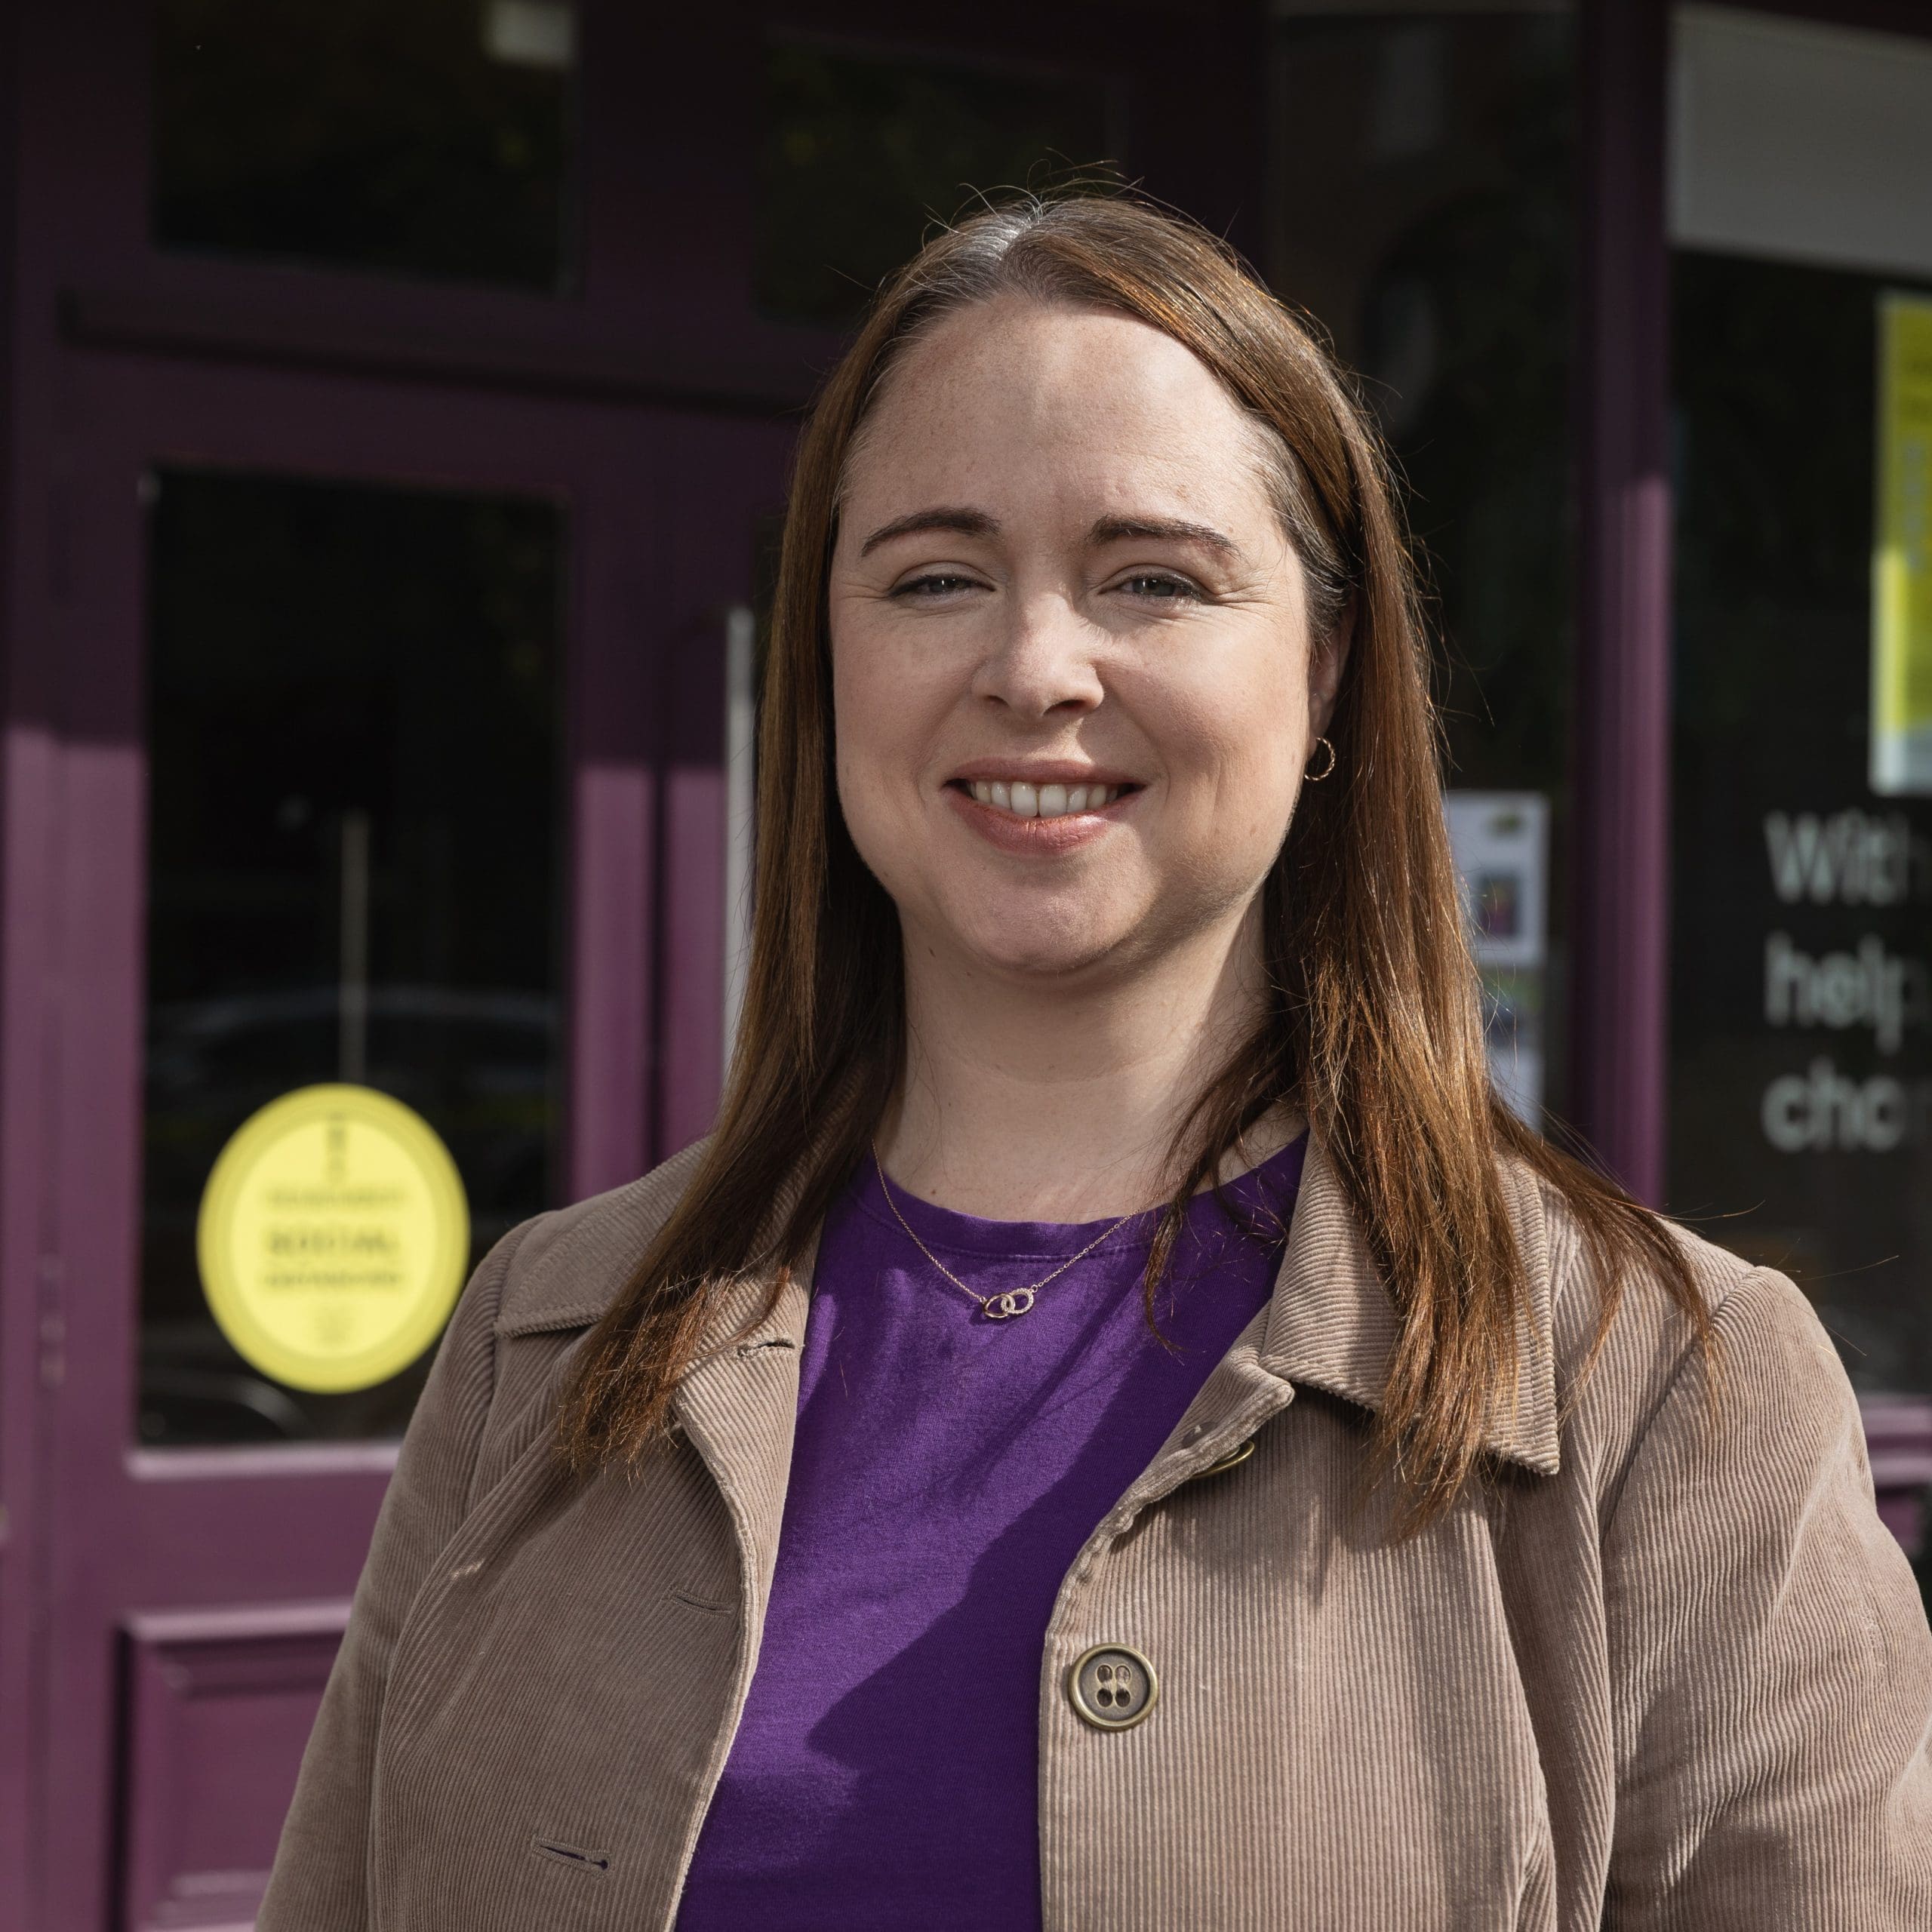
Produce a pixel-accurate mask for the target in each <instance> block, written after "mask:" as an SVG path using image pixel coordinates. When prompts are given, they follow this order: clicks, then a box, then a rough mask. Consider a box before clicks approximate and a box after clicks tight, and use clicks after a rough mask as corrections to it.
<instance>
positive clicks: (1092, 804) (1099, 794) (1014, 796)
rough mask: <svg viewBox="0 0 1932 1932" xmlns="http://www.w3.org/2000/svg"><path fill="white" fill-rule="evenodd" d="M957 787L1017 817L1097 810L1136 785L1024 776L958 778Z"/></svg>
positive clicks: (1069, 813)
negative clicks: (1046, 781)
mask: <svg viewBox="0 0 1932 1932" xmlns="http://www.w3.org/2000/svg"><path fill="white" fill-rule="evenodd" d="M955 783H957V786H958V789H959V790H961V791H962V792H964V793H966V795H968V797H969V798H971V799H973V800H974V801H975V803H977V804H982V805H990V806H991V807H992V808H993V810H994V811H998V812H1005V813H1008V814H1010V815H1011V817H1014V818H1069V817H1072V815H1073V814H1075V812H1097V811H1100V810H1101V809H1102V808H1103V807H1105V806H1107V805H1110V804H1112V803H1113V801H1115V799H1116V798H1123V797H1124V796H1125V795H1126V794H1127V793H1128V792H1134V791H1138V790H1139V789H1140V787H1139V786H1135V785H1035V784H1032V783H1029V782H1028V781H1027V780H1024V779H1015V780H1011V781H1010V782H1009V781H1008V780H1005V779H1003V778H991V779H977V778H976V779H974V780H971V781H970V782H969V781H968V780H963V779H962V780H956V781H955Z"/></svg>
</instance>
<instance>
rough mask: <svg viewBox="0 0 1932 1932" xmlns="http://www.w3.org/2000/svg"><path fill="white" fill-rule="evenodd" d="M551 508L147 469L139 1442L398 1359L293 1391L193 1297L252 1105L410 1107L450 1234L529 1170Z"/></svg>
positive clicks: (543, 1167)
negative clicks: (434, 1155) (333, 1095)
mask: <svg viewBox="0 0 1932 1932" xmlns="http://www.w3.org/2000/svg"><path fill="white" fill-rule="evenodd" d="M564 546H565V522H564V518H563V515H562V513H561V511H560V510H559V509H558V508H557V507H556V506H555V505H553V504H551V503H545V502H540V501H534V500H525V499H514V498H504V497H472V496H463V495H455V494H432V493H429V492H426V491H403V490H395V489H388V488H368V487H363V486H360V485H340V484H334V483H318V482H310V481H294V480H291V479H288V478H278V477H266V476H252V475H217V474H211V473H207V472H192V471H185V470H174V469H171V470H168V471H165V472H162V474H161V475H159V476H158V477H157V478H155V479H154V485H153V490H152V527H151V540H150V567H151V573H152V604H151V613H150V623H151V634H150V635H151V644H150V656H149V698H148V712H149V758H150V766H151V774H150V832H149V848H150V849H149V873H148V888H149V928H148V1014H147V1027H148V1057H147V1074H146V1203H145V1211H146V1223H145V1229H144V1241H143V1257H142V1276H141V1321H142V1331H141V1333H142V1362H141V1367H142V1377H141V1395H140V1424H139V1433H140V1437H141V1438H142V1439H143V1441H148V1442H160V1443H168V1442H181V1441H238V1440H251V1439H252V1440H292V1439H300V1438H305V1437H316V1436H321V1437H328V1436H359V1435H383V1434H392V1433H395V1432H398V1431H399V1430H400V1429H401V1427H402V1426H403V1424H404V1423H405V1422H406V1421H407V1420H408V1414H409V1411H410V1407H411V1404H412V1403H413V1402H414V1399H415V1395H416V1392H417V1388H418V1387H419V1386H420V1382H421V1379H422V1377H423V1374H424V1373H425V1372H426V1367H427V1360H428V1358H427V1357H426V1356H425V1357H424V1358H422V1359H421V1360H420V1361H418V1362H417V1364H414V1366H413V1367H411V1368H410V1369H408V1370H407V1371H405V1372H404V1373H402V1374H400V1375H399V1376H398V1377H395V1378H394V1379H393V1380H390V1381H389V1382H386V1383H383V1384H381V1385H380V1386H377V1387H375V1388H373V1389H365V1390H363V1391H361V1392H355V1393H352V1394H343V1395H312V1394H305V1393H303V1392H300V1391H298V1390H296V1389H289V1388H285V1387H284V1386H281V1385H280V1384H279V1383H277V1382H275V1380H273V1379H272V1377H268V1376H266V1375H264V1374H261V1373H260V1372H258V1371H257V1370H256V1369H254V1368H253V1367H250V1366H249V1365H248V1364H247V1363H245V1361H243V1360H242V1358H241V1357H240V1356H239V1355H237V1354H236V1353H235V1351H234V1350H233V1349H232V1348H231V1347H230V1346H229V1344H228V1343H227V1342H226V1340H224V1338H223V1336H222V1334H221V1333H220V1331H219V1330H218V1329H217V1327H216V1326H215V1324H214V1321H213V1319H212V1318H211V1315H210V1314H209V1312H208V1303H207V1301H206V1299H205V1294H204V1291H203V1287H202V1279H201V1275H200V1271H199V1269H198V1265H197V1260H196V1254H195V1225H196V1217H197V1214H198V1208H199V1206H200V1203H201V1199H202V1192H203V1190H204V1189H205V1186H206V1185H207V1183H208V1177H209V1174H210V1171H211V1168H212V1167H213V1165H214V1161H215V1158H216V1157H217V1155H218V1154H219V1153H220V1151H221V1149H222V1148H223V1146H224V1145H225V1144H226V1143H227V1141H228V1140H229V1137H230V1136H231V1135H232V1134H233V1133H234V1132H235V1130H236V1128H238V1127H239V1126H240V1125H241V1124H242V1122H243V1121H245V1119H247V1118H248V1116H249V1115H251V1114H252V1113H253V1112H255V1110H256V1109H258V1108H259V1107H260V1106H263V1105H264V1104H265V1103H266V1102H268V1101H269V1100H273V1099H275V1098H276V1097H278V1096H280V1095H281V1094H286V1093H288V1092H290V1091H292V1090H294V1089H295V1088H300V1087H303V1086H306V1085H309V1084H312V1083H316V1082H322V1081H337V1080H343V1079H346V1080H349V1081H357V1082H360V1083H363V1084H368V1085H369V1086H371V1087H374V1088H378V1089H380V1090H381V1091H383V1092H385V1093H387V1094H392V1095H393V1096H395V1097H396V1098H397V1099H398V1100H401V1101H403V1102H405V1103H406V1104H407V1105H408V1106H410V1107H411V1108H413V1109H415V1110H416V1112H418V1113H419V1114H420V1115H423V1117H424V1118H425V1119H426V1120H427V1121H428V1122H429V1124H430V1126H431V1127H432V1128H434V1129H435V1132H436V1133H437V1134H438V1135H440V1136H441V1138H442V1140H443V1141H444V1142H445V1143H446V1145H447V1146H448V1148H449V1149H450V1151H451V1153H452V1154H453V1155H454V1158H455V1160H456V1163H457V1168H458V1171H459V1172H460V1175H461V1177H462V1181H463V1189H464V1192H465V1193H466V1195H467V1196H468V1199H469V1214H470V1220H471V1235H472V1250H473V1251H472V1257H471V1259H472V1262H473V1260H475V1258H476V1257H478V1256H480V1255H481V1253H482V1252H483V1251H484V1250H485V1248H487V1247H488V1245H489V1244H491V1242H492V1241H494V1240H495V1239H496V1238H497V1236H498V1235H500V1234H501V1233H503V1232H504V1231H505V1229H507V1228H509V1227H510V1226H512V1225H513V1224H514V1223H516V1222H517V1221H518V1220H521V1219H523V1218H524V1217H526V1216H528V1215H530V1214H534V1213H537V1212H538V1211H540V1210H541V1209H542V1208H543V1207H545V1206H546V1205H547V1204H549V1202H550V1201H551V1200H552V1198H553V1195H554V1190H553V1186H552V1175H553V1169H554V1164H555V1154H556V1137H557V1122H558V1080H559V1065H560V1062H559V1053H558V1048H559V1041H558V1032H559V1021H558V985H559V980H558V930H559V917H558V884H559V879H560V878H561V872H560V868H559V863H558V836H559V825H560V820H559V813H558V799H559V785H560V765H559V754H558V746H559V729H560V725H559V719H560V715H561V689H560V678H561V637H560V632H559V622H560V619H559V612H560V608H561V588H562V578H563V573H564Z"/></svg>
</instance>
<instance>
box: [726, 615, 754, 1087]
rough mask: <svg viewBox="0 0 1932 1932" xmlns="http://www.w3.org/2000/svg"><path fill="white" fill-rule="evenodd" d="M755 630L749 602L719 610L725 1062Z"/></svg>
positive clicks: (730, 1038) (734, 1032) (740, 977)
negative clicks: (721, 621)
mask: <svg viewBox="0 0 1932 1932" xmlns="http://www.w3.org/2000/svg"><path fill="white" fill-rule="evenodd" d="M756 678H757V632H756V626H755V623H754V621H753V619H752V612H751V608H750V606H749V605H744V604H734V605H732V606H731V608H730V609H729V610H728V611H726V612H725V614H724V1068H725V1072H727V1074H729V1072H730V1071H731V1050H732V1048H733V1046H734V1044H736V1042H737V1037H738V1016H739V1014H740V1013H741V1012H742V1011H743V1008H744V1004H745V980H746V974H748V973H749V971H750V968H751V950H752V816H753V811H754V808H755V804H756V802H757V777H758V763H757V761H758V691H757V685H756Z"/></svg>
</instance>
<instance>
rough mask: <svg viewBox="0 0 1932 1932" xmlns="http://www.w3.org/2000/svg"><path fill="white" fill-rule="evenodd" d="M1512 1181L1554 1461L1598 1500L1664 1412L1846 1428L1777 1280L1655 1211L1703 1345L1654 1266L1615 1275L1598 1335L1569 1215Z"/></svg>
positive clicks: (1586, 1256) (1825, 1356) (1815, 1337)
mask: <svg viewBox="0 0 1932 1932" xmlns="http://www.w3.org/2000/svg"><path fill="white" fill-rule="evenodd" d="M1513 1185H1514V1188H1515V1191H1516V1192H1517V1194H1518V1199H1519V1200H1520V1201H1523V1202H1524V1207H1525V1209H1526V1210H1527V1214H1521V1213H1519V1225H1521V1223H1522V1221H1523V1220H1524V1219H1527V1220H1528V1222H1529V1223H1531V1224H1532V1225H1533V1226H1534V1227H1536V1228H1537V1229H1539V1230H1540V1241H1541V1243H1542V1247H1543V1253H1542V1256H1541V1266H1542V1269H1543V1277H1544V1280H1545V1281H1546V1284H1547V1285H1546V1292H1547V1294H1548V1297H1549V1302H1548V1311H1549V1324H1550V1341H1551V1353H1552V1357H1553V1365H1554V1367H1555V1375H1556V1381H1557V1384H1558V1403H1559V1406H1560V1407H1561V1410H1562V1411H1563V1412H1564V1414H1566V1416H1567V1418H1568V1420H1567V1424H1566V1427H1565V1430H1564V1434H1565V1435H1566V1437H1567V1438H1568V1439H1567V1441H1566V1443H1565V1445H1564V1457H1565V1460H1566V1461H1571V1462H1573V1463H1576V1462H1580V1463H1581V1464H1582V1465H1583V1467H1584V1469H1588V1470H1593V1471H1594V1472H1595V1474H1596V1475H1597V1477H1598V1479H1599V1480H1600V1481H1601V1483H1602V1484H1604V1486H1605V1487H1606V1489H1607V1491H1608V1492H1609V1493H1610V1494H1614V1491H1615V1489H1616V1487H1617V1484H1618V1481H1619V1480H1620V1475H1621V1472H1622V1470H1623V1468H1624V1466H1626V1464H1627V1462H1628V1460H1629V1457H1631V1456H1632V1454H1635V1451H1636V1450H1637V1448H1638V1446H1639V1445H1640V1444H1641V1441H1643V1439H1644V1437H1645V1435H1647V1433H1648V1432H1649V1431H1650V1430H1651V1428H1652V1427H1653V1426H1654V1425H1655V1424H1656V1423H1657V1420H1659V1418H1660V1417H1661V1416H1662V1415H1663V1413H1664V1412H1665V1411H1666V1408H1667V1407H1688V1408H1694V1409H1695V1410H1697V1411H1699V1412H1700V1413H1702V1412H1704V1411H1707V1410H1708V1411H1711V1412H1712V1413H1716V1414H1722V1415H1723V1416H1724V1417H1726V1418H1727V1421H1728V1423H1730V1425H1732V1426H1740V1427H1743V1428H1744V1429H1746V1430H1748V1429H1749V1426H1750V1425H1751V1424H1752V1422H1753V1421H1754V1420H1756V1419H1758V1418H1760V1417H1762V1418H1763V1419H1765V1420H1771V1419H1773V1418H1781V1419H1782V1423H1783V1426H1787V1427H1793V1428H1795V1429H1797V1430H1798V1432H1800V1433H1806V1432H1809V1431H1810V1429H1814V1428H1822V1429H1824V1430H1826V1431H1827V1432H1831V1433H1834V1434H1835V1433H1836V1432H1839V1431H1841V1430H1842V1429H1844V1427H1845V1426H1846V1424H1847V1418H1850V1420H1852V1421H1854V1422H1855V1420H1856V1417H1857V1403H1856V1401H1855V1398H1854V1397H1853V1395H1852V1392H1851V1389H1850V1384H1849V1383H1848V1382H1847V1380H1846V1377H1845V1374H1844V1369H1843V1367H1841V1364H1840V1363H1839V1361H1838V1353H1837V1351H1836V1350H1835V1349H1834V1348H1833V1346H1832V1341H1831V1338H1830V1337H1829V1335H1828V1334H1826V1331H1825V1327H1824V1325H1823V1323H1822V1322H1821V1321H1820V1320H1819V1318H1818V1317H1817V1313H1816V1312H1815V1311H1814V1309H1813V1308H1812V1306H1811V1304H1810V1301H1809V1300H1807V1297H1805V1295H1804V1293H1803V1291H1801V1289H1800V1288H1799V1287H1798V1286H1797V1284H1795V1282H1793V1281H1792V1280H1791V1279H1790V1278H1789V1277H1788V1276H1787V1275H1783V1274H1781V1273H1780V1272H1779V1271H1778V1270H1777V1269H1774V1268H1768V1267H1764V1266H1757V1265H1755V1264H1754V1263H1751V1262H1749V1261H1748V1260H1745V1259H1744V1258H1743V1257H1741V1256H1740V1255H1737V1254H1734V1253H1732V1252H1731V1251H1730V1250H1729V1249H1728V1248H1725V1247H1721V1246H1720V1245H1718V1244H1717V1243H1716V1242H1715V1241H1710V1240H1708V1239H1706V1238H1705V1237H1703V1235H1700V1234H1697V1233H1696V1232H1693V1231H1692V1230H1691V1229H1688V1228H1687V1227H1684V1226H1682V1225H1681V1223H1678V1222H1675V1221H1672V1220H1668V1219H1666V1218H1663V1217H1660V1218H1659V1220H1658V1222H1657V1226H1658V1227H1659V1229H1660V1230H1661V1232H1662V1234H1663V1238H1664V1239H1665V1240H1666V1241H1667V1242H1668V1244H1669V1248H1670V1250H1671V1251H1673V1252H1674V1253H1675V1254H1676V1255H1677V1256H1678V1258H1679V1259H1680V1260H1681V1262H1682V1263H1683V1265H1684V1270H1685V1272H1686V1274H1687V1277H1688V1278H1689V1281H1690V1284H1691V1286H1692V1287H1693V1288H1694V1290H1695V1291H1696V1293H1697V1297H1698V1298H1699V1299H1700V1300H1701V1302H1702V1303H1703V1306H1704V1308H1705V1309H1706V1311H1707V1312H1708V1314H1709V1318H1710V1327H1711V1335H1712V1346H1711V1348H1710V1349H1709V1351H1708V1352H1707V1351H1706V1350H1705V1349H1703V1348H1701V1347H1700V1346H1699V1343H1698V1340H1697V1327H1696V1324H1695V1323H1694V1321H1693V1319H1692V1318H1691V1316H1690V1314H1689V1312H1687V1310H1686V1309H1684V1306H1682V1305H1681V1303H1680V1302H1679V1301H1678V1300H1677V1299H1676V1298H1675V1297H1673V1296H1672V1294H1671V1293H1670V1291H1669V1285H1668V1284H1667V1283H1666V1280H1665V1278H1664V1271H1663V1269H1662V1268H1661V1267H1660V1266H1658V1265H1657V1263H1656V1262H1655V1261H1654V1260H1653V1261H1649V1262H1646V1263H1638V1264H1633V1265H1631V1266H1627V1267H1626V1269H1625V1272H1624V1276H1623V1285H1622V1293H1621V1294H1620V1297H1619V1298H1618V1300H1617V1307H1616V1312H1615V1314H1614V1317H1613V1318H1612V1320H1611V1322H1610V1324H1609V1327H1608V1328H1607V1331H1603V1332H1602V1333H1601V1340H1599V1332H1600V1327H1601V1311H1602V1308H1603V1302H1604V1281H1603V1279H1602V1275H1601V1268H1600V1266H1599V1264H1598V1260H1597V1257H1595V1255H1594V1254H1592V1252H1591V1249H1590V1245H1589V1241H1587V1239H1586V1236H1585V1232H1584V1229H1583V1225H1582V1223H1581V1222H1580V1220H1579V1218H1578V1217H1577V1214H1576V1212H1575V1211H1574V1208H1573V1207H1571V1204H1570V1202H1569V1201H1568V1200H1567V1198H1565V1197H1564V1194H1563V1192H1562V1191H1561V1189H1558V1188H1556V1187H1554V1186H1552V1185H1550V1184H1549V1183H1548V1182H1547V1181H1546V1180H1543V1178H1542V1177H1539V1176H1534V1175H1531V1174H1529V1173H1528V1172H1527V1170H1521V1171H1518V1174H1517V1175H1516V1177H1515V1180H1514V1183H1513ZM1526 1245H1530V1244H1527V1243H1526ZM1532 1266H1533V1268H1534V1266H1536V1262H1535V1260H1534V1256H1533V1259H1532Z"/></svg>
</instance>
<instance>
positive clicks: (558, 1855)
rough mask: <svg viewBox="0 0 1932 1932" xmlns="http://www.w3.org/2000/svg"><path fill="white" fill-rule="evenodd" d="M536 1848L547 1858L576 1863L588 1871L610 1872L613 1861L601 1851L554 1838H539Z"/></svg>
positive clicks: (535, 1843)
mask: <svg viewBox="0 0 1932 1932" xmlns="http://www.w3.org/2000/svg"><path fill="white" fill-rule="evenodd" d="M534 1849H535V1850H537V1851H539V1852H540V1853H542V1854H543V1856H544V1857H546V1858H554V1859H556V1860H558V1861H559V1862H560V1863H563V1864H565V1865H574V1866H578V1867H580V1869H583V1870H584V1871H586V1872H608V1871H609V1870H610V1869H611V1861H610V1860H609V1858H608V1857H606V1856H605V1854H604V1853H602V1852H601V1851H586V1850H583V1847H581V1846H579V1845H574V1844H559V1843H558V1841H556V1840H555V1839H554V1838H537V1839H536V1840H534Z"/></svg>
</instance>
